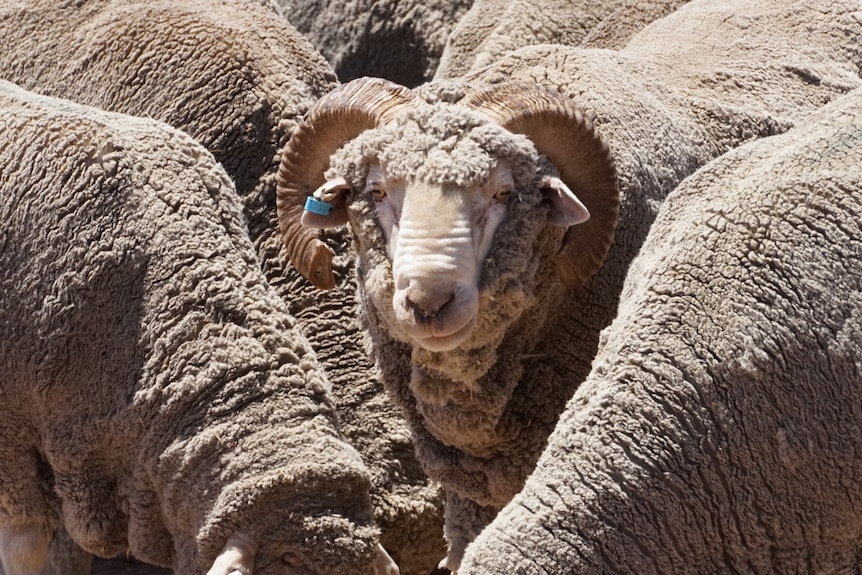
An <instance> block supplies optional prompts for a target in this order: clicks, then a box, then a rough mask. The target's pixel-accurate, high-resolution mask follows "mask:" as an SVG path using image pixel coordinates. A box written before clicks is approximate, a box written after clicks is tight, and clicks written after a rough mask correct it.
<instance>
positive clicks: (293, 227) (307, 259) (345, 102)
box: [276, 78, 413, 289]
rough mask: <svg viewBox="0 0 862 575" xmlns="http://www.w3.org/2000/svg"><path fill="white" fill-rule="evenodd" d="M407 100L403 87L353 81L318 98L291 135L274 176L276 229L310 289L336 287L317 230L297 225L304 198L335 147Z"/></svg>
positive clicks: (320, 177)
mask: <svg viewBox="0 0 862 575" xmlns="http://www.w3.org/2000/svg"><path fill="white" fill-rule="evenodd" d="M412 100H413V94H412V93H411V92H410V90H409V89H408V88H405V87H404V86H401V85H399V84H396V83H394V82H389V81H387V80H382V79H379V78H358V79H356V80H353V81H351V82H348V83H346V84H343V85H341V86H340V87H338V88H336V89H335V90H333V91H332V92H330V93H329V94H327V95H325V96H323V97H322V98H321V99H320V100H318V101H317V103H316V104H315V105H314V106H313V107H312V108H311V109H310V110H309V112H308V114H307V115H306V117H305V118H304V119H303V120H302V122H300V123H299V124H298V125H297V126H296V128H295V129H294V131H293V134H291V137H290V141H289V142H288V144H287V146H285V148H284V151H283V152H282V155H281V164H280V165H279V169H278V176H277V178H276V207H277V211H278V227H279V230H280V231H281V236H282V240H283V241H284V243H285V247H286V248H287V255H288V258H289V259H290V261H291V263H292V264H293V265H294V266H295V267H296V269H297V270H298V271H299V273H301V274H302V275H303V276H304V277H305V278H306V279H308V280H309V281H310V282H311V283H313V284H314V285H315V287H317V288H319V289H332V288H334V287H335V277H334V276H333V273H332V255H333V254H332V250H331V249H330V248H329V246H327V245H326V244H325V243H324V242H323V241H322V240H321V238H320V232H319V231H318V230H312V229H310V228H305V227H303V226H302V225H301V223H300V219H301V216H302V211H303V206H304V204H305V200H306V198H307V197H308V196H309V195H311V194H312V193H313V192H314V190H315V189H317V188H318V187H319V186H320V185H321V184H323V181H324V177H323V174H324V172H325V171H326V168H327V167H329V157H330V156H331V155H332V154H333V153H334V152H335V151H336V150H337V149H338V148H339V147H341V146H342V145H343V144H344V143H345V142H347V141H349V140H352V139H353V138H355V137H356V136H358V135H359V134H361V133H362V132H364V131H365V130H367V129H369V128H373V127H375V126H377V125H378V124H380V123H385V122H386V121H387V119H388V118H389V117H391V115H392V114H393V113H395V112H396V111H397V110H399V109H401V108H403V107H405V106H408V105H410V103H411V101H412Z"/></svg>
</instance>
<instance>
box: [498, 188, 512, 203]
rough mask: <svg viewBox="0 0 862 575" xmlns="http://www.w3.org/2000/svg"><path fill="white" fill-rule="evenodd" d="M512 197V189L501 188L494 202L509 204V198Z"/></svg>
mask: <svg viewBox="0 0 862 575" xmlns="http://www.w3.org/2000/svg"><path fill="white" fill-rule="evenodd" d="M511 195H512V189H511V188H501V189H499V190H497V193H496V194H494V200H495V201H497V202H500V203H504V202H508V201H509V196H511Z"/></svg>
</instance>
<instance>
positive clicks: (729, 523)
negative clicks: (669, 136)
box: [461, 89, 862, 575]
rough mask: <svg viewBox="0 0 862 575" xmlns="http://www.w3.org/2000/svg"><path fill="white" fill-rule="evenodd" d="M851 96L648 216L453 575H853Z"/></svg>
mask: <svg viewBox="0 0 862 575" xmlns="http://www.w3.org/2000/svg"><path fill="white" fill-rule="evenodd" d="M860 136H862V89H857V90H854V91H853V92H851V93H849V94H847V95H845V96H843V97H841V98H839V99H837V100H836V101H834V102H832V103H830V104H829V105H827V106H825V107H824V108H822V109H821V110H819V111H817V112H815V113H813V114H811V116H810V117H809V118H808V119H807V120H805V121H803V122H800V123H799V124H798V125H797V126H796V127H795V128H793V129H792V130H791V131H789V132H787V133H785V134H782V135H777V136H774V137H771V138H765V139H762V140H759V141H756V142H751V143H749V144H746V145H744V146H741V147H739V148H737V149H735V150H733V151H731V152H728V153H727V154H726V155H724V156H721V157H720V158H718V159H716V160H714V161H713V162H711V163H710V164H708V165H707V166H705V167H703V168H701V169H700V170H698V171H697V172H696V173H695V174H694V175H692V176H691V177H689V178H688V179H686V180H685V181H684V182H683V183H682V184H681V185H680V186H679V187H678V188H677V189H676V190H674V191H673V192H672V193H671V194H670V195H669V196H668V198H667V200H666V201H665V203H664V205H663V207H662V208H661V210H660V212H659V215H658V217H657V219H656V221H655V223H654V224H653V226H652V228H651V229H650V231H649V234H648V236H647V239H646V241H645V242H644V245H643V249H642V251H641V253H640V254H639V255H638V256H637V258H636V259H635V260H634V261H633V263H632V266H631V271H630V273H629V275H628V277H627V279H626V283H625V287H624V290H623V292H622V295H621V297H620V304H619V315H618V316H617V317H616V318H615V319H614V321H613V322H612V324H611V325H610V326H609V327H608V328H607V329H606V330H604V331H603V332H602V336H601V349H600V351H599V353H598V355H597V356H596V358H595V361H594V363H593V366H592V370H591V372H590V374H589V377H588V378H587V379H586V381H585V382H584V383H583V384H582V385H581V386H580V388H579V389H578V390H577V392H576V393H575V395H574V397H573V399H572V400H571V402H570V403H569V405H568V406H567V408H566V411H565V412H564V413H563V415H562V416H561V418H560V422H559V424H558V425H557V428H556V429H555V430H554V432H553V434H552V435H551V437H550V439H549V442H548V448H547V449H546V451H545V452H544V453H543V455H542V457H541V458H540V460H539V462H538V465H537V467H536V470H535V472H534V473H533V474H532V475H531V476H530V477H529V479H528V480H527V482H526V485H525V487H524V489H523V490H522V491H521V492H520V493H519V494H518V495H516V497H515V498H514V499H513V501H512V502H511V503H510V504H509V505H507V506H506V507H505V508H504V509H503V510H502V511H501V512H500V514H499V515H498V516H497V518H496V519H495V520H494V522H492V523H491V525H490V526H489V527H488V528H486V529H485V530H484V531H483V532H482V534H481V535H480V536H479V537H478V538H477V539H476V541H475V542H474V543H473V544H472V545H471V546H470V547H469V548H468V551H467V556H466V558H465V560H464V564H463V566H462V570H461V572H463V573H466V574H468V575H472V574H478V573H521V574H525V575H531V574H539V573H549V572H553V573H583V574H591V573H608V572H613V573H621V574H626V573H638V574H639V575H640V574H644V573H647V574H649V573H692V574H700V573H710V574H714V573H740V572H746V573H754V572H758V573H802V572H806V573H852V572H855V571H856V570H857V569H858V561H859V555H858V553H859V541H860V540H862V521H860V517H862V503H860V502H862V488H860V484H859V482H858V481H857V478H858V476H859V473H860V472H862V458H860V453H862V434H860V429H862V411H860V409H859V407H860V404H859V382H860V378H862V366H860V361H859V358H860V341H862V315H860V310H862V227H860V222H859V213H860V211H862V169H860V166H862V146H860V145H859V140H860Z"/></svg>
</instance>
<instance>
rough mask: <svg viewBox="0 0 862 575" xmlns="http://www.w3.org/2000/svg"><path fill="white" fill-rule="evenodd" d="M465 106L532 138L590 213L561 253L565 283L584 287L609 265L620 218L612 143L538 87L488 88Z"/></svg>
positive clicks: (566, 239)
mask: <svg viewBox="0 0 862 575" xmlns="http://www.w3.org/2000/svg"><path fill="white" fill-rule="evenodd" d="M464 104H466V105H467V106H470V107H473V108H475V109H477V110H478V111H480V112H482V113H483V114H486V115H488V116H490V117H491V118H493V119H494V120H496V121H497V122H498V123H499V124H500V125H501V126H503V127H504V128H506V129H507V130H509V131H511V132H515V133H518V134H524V135H525V136H527V137H528V138H530V140H531V141H532V142H533V144H534V145H535V146H536V149H537V150H538V151H539V152H541V153H543V154H545V155H546V156H547V157H548V159H549V160H550V161H551V162H552V163H553V164H554V165H555V166H556V167H557V169H558V170H559V172H560V178H561V179H562V180H563V181H564V182H565V183H566V185H567V186H569V188H570V189H571V190H572V191H573V192H574V193H575V195H577V196H578V198H579V199H580V200H581V201H582V202H583V203H584V205H585V206H586V207H587V209H588V210H589V212H590V219H589V220H588V221H586V222H585V223H583V224H578V225H576V226H572V227H570V228H569V229H568V230H567V232H566V235H565V237H564V239H563V243H562V245H561V247H560V249H559V251H558V252H557V255H556V263H557V269H558V271H559V277H560V282H561V283H562V284H563V285H565V286H566V287H569V288H578V287H580V286H582V285H584V283H586V281H587V280H589V279H590V277H592V275H593V274H595V273H596V271H598V269H599V268H600V267H601V265H602V262H604V260H605V257H606V256H607V254H608V250H609V249H610V246H611V242H613V239H614V233H615V231H616V227H617V219H618V217H619V208H620V188H619V180H618V179H617V170H616V164H615V163H614V159H613V156H612V155H611V152H610V149H609V148H608V145H607V143H606V142H605V141H604V139H603V138H602V137H601V136H600V135H599V133H598V132H597V131H596V129H595V127H594V126H593V123H592V122H591V121H590V120H589V119H588V118H587V117H585V116H584V114H583V113H582V112H581V111H580V110H579V109H578V108H577V107H576V106H575V105H574V103H573V102H572V101H571V100H569V99H568V98H567V97H565V96H563V95H562V94H559V93H557V92H553V91H551V90H549V89H547V88H544V87H542V86H540V85H537V84H529V83H523V82H505V83H501V84H493V85H490V86H485V87H483V88H480V89H478V90H477V91H475V92H473V93H471V94H470V95H468V96H467V98H465V101H464Z"/></svg>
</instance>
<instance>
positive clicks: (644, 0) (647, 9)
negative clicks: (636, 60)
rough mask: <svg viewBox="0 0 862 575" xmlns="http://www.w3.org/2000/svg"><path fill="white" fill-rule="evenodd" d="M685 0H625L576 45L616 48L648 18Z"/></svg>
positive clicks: (653, 18)
mask: <svg viewBox="0 0 862 575" xmlns="http://www.w3.org/2000/svg"><path fill="white" fill-rule="evenodd" d="M688 2H689V0H626V2H624V3H623V5H622V6H620V7H619V8H617V9H616V10H614V11H613V12H611V13H610V14H608V15H607V16H605V17H604V18H602V21H601V22H599V23H598V24H596V25H595V26H593V27H592V28H591V29H590V30H589V31H588V32H587V33H586V34H585V35H584V37H583V39H582V40H581V42H580V44H579V45H580V46H583V47H585V48H609V49H612V50H619V49H620V48H623V47H624V46H625V45H626V44H628V43H629V41H630V40H631V39H632V38H633V37H634V36H635V35H636V34H637V33H638V32H640V31H641V30H643V29H644V28H646V27H647V26H648V25H649V24H651V23H652V22H655V21H656V20H660V19H661V18H664V17H665V16H667V15H668V14H671V13H672V12H673V11H675V10H676V9H678V8H679V7H680V6H682V5H684V4H688Z"/></svg>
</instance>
